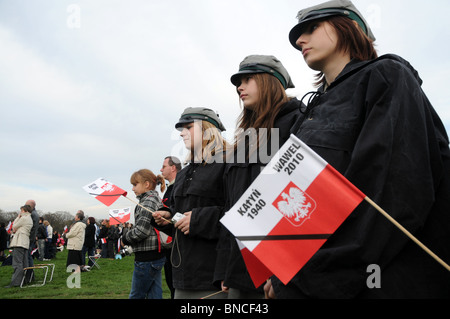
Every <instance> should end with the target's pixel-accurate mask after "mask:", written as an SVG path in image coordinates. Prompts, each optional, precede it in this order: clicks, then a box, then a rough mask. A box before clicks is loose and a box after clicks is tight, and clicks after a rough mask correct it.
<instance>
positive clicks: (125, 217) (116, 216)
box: [109, 207, 131, 225]
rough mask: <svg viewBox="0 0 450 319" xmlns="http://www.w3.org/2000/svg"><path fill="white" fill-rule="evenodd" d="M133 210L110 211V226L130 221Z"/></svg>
mask: <svg viewBox="0 0 450 319" xmlns="http://www.w3.org/2000/svg"><path fill="white" fill-rule="evenodd" d="M130 215H131V208H130V207H127V208H120V209H110V210H109V224H110V225H118V224H122V223H125V222H127V221H129V220H130Z"/></svg>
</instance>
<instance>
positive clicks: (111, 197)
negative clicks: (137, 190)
mask: <svg viewBox="0 0 450 319" xmlns="http://www.w3.org/2000/svg"><path fill="white" fill-rule="evenodd" d="M83 189H84V190H85V191H86V192H88V193H89V194H90V195H92V196H94V197H95V198H96V199H98V200H99V201H101V202H102V203H103V204H105V205H106V206H111V205H112V204H113V203H114V202H115V201H116V200H117V199H118V198H119V197H120V196H122V195H123V196H127V192H126V191H124V190H123V189H121V188H120V187H118V186H116V185H114V184H112V183H110V182H108V181H107V180H106V179H104V178H99V179H97V180H95V181H94V182H92V183H90V184H88V185H86V186H84V187H83Z"/></svg>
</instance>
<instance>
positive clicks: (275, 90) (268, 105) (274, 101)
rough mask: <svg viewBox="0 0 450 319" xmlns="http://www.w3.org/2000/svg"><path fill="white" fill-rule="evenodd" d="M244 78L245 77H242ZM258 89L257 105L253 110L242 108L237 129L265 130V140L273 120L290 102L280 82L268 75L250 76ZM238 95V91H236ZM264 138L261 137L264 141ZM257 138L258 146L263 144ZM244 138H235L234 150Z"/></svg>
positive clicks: (237, 136) (257, 74) (239, 136)
mask: <svg viewBox="0 0 450 319" xmlns="http://www.w3.org/2000/svg"><path fill="white" fill-rule="evenodd" d="M244 76H245V75H244ZM252 77H253V79H254V80H255V81H256V85H257V87H258V101H259V102H258V104H257V105H256V106H255V108H254V109H253V110H249V109H247V108H245V107H244V108H243V110H242V112H241V114H240V115H239V117H238V121H237V128H238V129H241V130H237V131H241V132H242V131H245V130H247V129H249V128H254V129H255V130H256V131H257V132H258V130H259V129H260V128H267V129H268V130H267V139H269V137H270V129H271V128H273V125H274V123H275V118H276V117H277V115H278V113H279V112H280V110H281V107H282V106H283V105H284V104H285V103H287V102H289V101H290V100H291V98H290V97H288V96H287V94H286V91H285V89H284V87H283V85H282V84H281V82H280V81H279V80H278V79H277V78H276V77H274V76H272V75H270V74H268V73H255V74H253V75H252ZM238 94H239V91H238ZM265 137H266V136H263V137H262V138H263V139H264V138H265ZM263 139H260V136H258V145H257V147H259V145H262V143H263V142H265V141H264V140H263ZM244 141H245V138H244V136H242V134H240V135H236V136H235V141H234V149H236V148H237V147H238V144H239V143H241V142H244Z"/></svg>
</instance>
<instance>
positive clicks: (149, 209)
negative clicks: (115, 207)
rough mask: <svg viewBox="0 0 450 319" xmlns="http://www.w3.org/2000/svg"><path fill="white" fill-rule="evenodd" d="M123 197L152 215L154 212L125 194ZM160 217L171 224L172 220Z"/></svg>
mask: <svg viewBox="0 0 450 319" xmlns="http://www.w3.org/2000/svg"><path fill="white" fill-rule="evenodd" d="M124 197H125V198H126V199H128V200H129V201H131V202H133V203H135V204H136V205H138V206H140V207H142V208H143V209H145V210H146V211H148V212H150V213H151V214H152V215H153V214H154V213H155V212H152V211H151V210H150V209H148V208H147V207H144V206H142V205H141V204H139V203H138V202H136V201H134V200H132V199H131V198H129V197H127V196H124ZM161 219H162V220H165V221H166V222H168V223H169V224H173V222H172V221H170V220H167V219H165V218H164V217H161Z"/></svg>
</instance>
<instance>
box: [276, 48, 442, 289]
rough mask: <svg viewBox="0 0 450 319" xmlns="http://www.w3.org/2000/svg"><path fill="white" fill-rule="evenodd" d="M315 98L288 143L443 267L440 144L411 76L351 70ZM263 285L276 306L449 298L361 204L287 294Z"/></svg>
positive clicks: (368, 65) (426, 261) (406, 71)
mask: <svg viewBox="0 0 450 319" xmlns="http://www.w3.org/2000/svg"><path fill="white" fill-rule="evenodd" d="M318 95H319V96H318V97H316V99H315V100H314V101H313V102H312V103H311V110H310V111H309V112H308V117H307V119H306V120H305V121H303V122H302V123H301V125H300V128H299V130H298V132H297V133H296V135H297V136H298V137H299V138H300V139H301V140H302V141H303V142H305V143H306V144H307V145H309V146H310V147H311V148H312V149H313V150H314V151H315V152H317V153H318V154H319V155H320V156H321V157H323V158H324V159H325V160H326V161H327V162H328V163H329V164H330V165H332V166H334V167H335V168H336V169H337V170H338V171H339V172H340V173H342V174H343V175H344V176H345V177H346V178H347V179H349V180H350V182H352V183H353V184H354V185H356V187H358V188H359V189H360V190H361V191H362V192H363V193H364V194H366V195H367V196H368V197H369V198H371V199H372V200H373V201H374V202H376V203H377V204H378V205H379V206H381V207H382V208H383V209H384V210H385V211H386V212H387V213H389V214H390V215H391V216H392V217H393V218H394V219H396V220H397V221H398V222H399V223H400V224H401V225H403V226H404V227H405V228H406V229H407V230H409V231H410V232H411V233H412V234H413V235H414V236H416V237H417V238H418V239H419V240H420V241H421V242H422V243H424V244H425V245H426V246H427V247H428V248H430V249H431V250H432V251H433V252H434V253H435V254H436V255H438V256H439V257H440V258H442V259H443V260H444V261H446V262H447V263H449V262H450V245H449V243H450V151H449V147H448V145H449V140H448V137H447V133H446V131H445V128H444V126H443V125H442V123H441V120H440V119H439V117H438V115H437V114H436V112H435V110H434V109H433V107H432V106H431V104H430V102H429V101H428V99H427V98H426V96H425V94H424V93H423V91H422V89H421V80H420V78H419V77H418V75H417V72H416V71H415V70H414V69H412V67H411V66H410V65H409V63H407V62H406V61H404V60H403V59H401V58H400V57H397V56H394V55H387V56H383V57H380V58H378V59H376V60H374V61H366V62H359V61H352V62H350V63H349V64H348V65H347V66H346V67H345V68H344V70H343V71H342V72H341V74H340V75H339V76H338V78H337V79H336V81H335V82H333V83H332V84H331V85H330V86H329V88H328V89H327V91H326V92H323V90H319V94H318ZM372 264H375V265H378V266H379V267H380V269H381V276H380V280H381V288H372V289H370V288H369V287H368V285H367V279H368V277H369V276H370V275H371V274H372V273H371V272H370V271H368V269H369V266H370V265H372ZM272 282H273V286H274V290H275V293H276V295H277V297H279V298H449V297H450V272H449V271H447V270H446V269H445V268H444V267H443V266H442V265H440V264H439V263H438V262H437V261H435V260H434V259H433V258H431V257H430V256H429V255H428V254H426V253H425V252H424V251H423V250H422V249H421V248H420V247H419V246H418V245H417V244H416V243H414V242H413V241H412V240H411V239H409V238H408V237H407V236H405V235H404V234H403V233H402V232H401V231H400V230H399V229H398V228H396V227H395V226H394V225H393V224H392V223H391V222H390V221H388V220H387V219H386V218H385V217H384V216H383V215H381V214H380V213H379V212H377V211H376V210H375V209H374V208H373V207H371V206H370V205H369V204H367V203H366V202H363V203H362V204H361V205H360V206H359V207H358V208H357V209H356V210H355V211H354V212H353V213H352V214H351V215H350V217H349V218H348V219H347V220H346V221H345V222H344V223H343V224H342V226H341V227H340V228H339V229H338V230H337V231H336V232H335V233H334V235H333V236H332V237H330V239H329V240H328V241H327V242H326V243H325V244H324V246H322V248H321V249H320V250H319V251H318V252H317V253H316V254H315V255H314V256H313V257H312V258H311V259H310V261H309V262H308V263H307V264H306V265H305V266H304V267H303V268H302V269H301V270H300V272H299V273H298V274H297V275H296V276H295V277H294V278H293V279H292V280H291V282H290V283H289V284H288V285H287V286H284V285H283V284H282V283H281V282H280V281H279V280H278V279H277V278H273V279H272Z"/></svg>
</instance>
